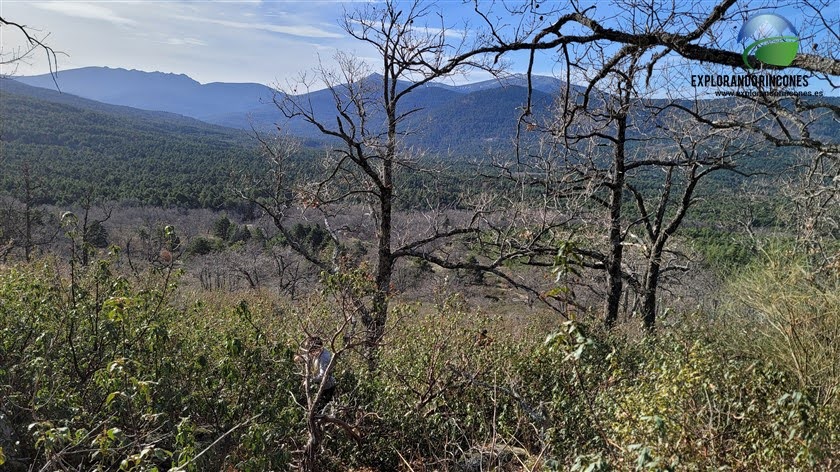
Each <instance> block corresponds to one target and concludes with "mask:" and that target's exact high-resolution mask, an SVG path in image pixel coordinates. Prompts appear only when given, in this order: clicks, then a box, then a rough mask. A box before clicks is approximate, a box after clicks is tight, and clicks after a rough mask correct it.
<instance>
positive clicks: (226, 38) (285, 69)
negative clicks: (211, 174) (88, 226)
mask: <svg viewBox="0 0 840 472" xmlns="http://www.w3.org/2000/svg"><path fill="white" fill-rule="evenodd" d="M438 5H439V6H440V8H441V10H442V12H443V14H444V16H445V18H446V21H447V24H448V26H452V27H454V28H458V29H462V28H463V20H464V18H465V13H468V12H470V11H471V9H470V8H469V7H466V8H465V7H464V5H463V4H462V3H461V2H460V1H459V0H455V1H443V2H439V4H438ZM356 6H357V5H355V4H353V3H339V2H332V1H306V2H303V1H300V2H295V1H271V0H267V1H243V0H236V1H171V0H161V1H150V0H144V1H121V0H116V1H80V2H76V1H65V0H57V1H19V0H0V14H2V16H3V17H4V18H6V19H8V20H10V21H15V22H18V23H22V24H25V25H27V26H30V27H32V28H34V29H36V30H39V31H40V35H41V36H44V35H46V34H48V36H47V38H46V40H47V41H46V42H47V43H48V44H50V45H51V46H53V47H54V48H55V49H56V50H58V51H62V52H64V53H66V54H67V56H60V57H59V66H60V68H61V69H73V68H77V67H84V66H109V67H123V68H127V69H140V70H147V71H155V70H158V71H162V72H176V73H185V74H187V75H189V76H191V77H193V78H194V79H196V80H198V81H199V82H202V83H207V82H258V83H265V84H271V83H273V82H275V81H285V80H286V79H293V78H295V77H297V75H298V74H299V73H300V72H303V71H306V70H310V69H312V68H313V67H314V66H315V65H317V62H318V60H319V57H320V59H321V60H323V61H326V62H329V61H330V60H331V58H332V57H333V55H334V54H335V53H336V52H337V51H339V50H341V51H347V52H350V53H352V54H354V55H357V56H360V57H372V56H373V51H372V50H369V49H368V48H366V47H365V45H363V44H361V43H359V42H358V41H354V40H352V39H350V38H348V37H347V35H346V34H345V33H344V31H343V30H342V29H341V27H340V26H339V24H338V21H339V19H340V18H341V16H342V14H343V12H344V9H345V8H346V9H352V8H355V7H356ZM4 30H7V29H6V28H4ZM12 36H13V35H11V34H7V35H6V37H4V38H3V43H4V44H3V48H4V49H6V50H9V49H12V48H13V47H14V45H15V42H16V41H19V40H20V38H15V37H12ZM28 62H29V64H23V65H20V66H19V67H18V69H17V71H16V73H17V74H18V75H31V74H33V73H45V72H47V71H48V65H47V63H46V60H45V59H44V58H43V57H42V56H41V55H38V56H35V57H33V58H32V59H31V60H30V61H28ZM4 72H6V73H9V72H10V71H4ZM474 78H481V77H480V76H476V77H474Z"/></svg>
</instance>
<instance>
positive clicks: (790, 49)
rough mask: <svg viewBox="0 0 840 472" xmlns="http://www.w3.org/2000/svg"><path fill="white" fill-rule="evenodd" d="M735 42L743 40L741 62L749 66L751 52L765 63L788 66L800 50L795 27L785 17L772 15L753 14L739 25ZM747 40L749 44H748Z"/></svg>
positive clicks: (750, 66) (750, 65)
mask: <svg viewBox="0 0 840 472" xmlns="http://www.w3.org/2000/svg"><path fill="white" fill-rule="evenodd" d="M738 41H739V42H741V43H744V44H745V45H746V46H745V47H744V54H742V57H743V59H744V64H746V66H747V67H748V68H750V69H752V68H753V66H752V64H750V61H749V57H750V54H755V58H756V59H758V60H759V61H761V62H763V63H764V64H770V65H774V66H781V67H787V66H789V65H790V63H791V62H793V58H794V57H796V53H797V52H798V51H799V37H798V33H797V32H796V28H794V27H793V24H791V22H790V21H788V20H787V18H784V17H782V16H779V15H776V14H773V13H762V14H760V15H756V16H754V17H752V18H750V19H749V20H747V22H746V23H744V26H742V27H741V32H740V33H738ZM747 43H749V44H747Z"/></svg>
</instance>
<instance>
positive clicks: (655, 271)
mask: <svg viewBox="0 0 840 472" xmlns="http://www.w3.org/2000/svg"><path fill="white" fill-rule="evenodd" d="M661 263H662V248H661V247H655V248H654V250H653V252H652V253H651V256H650V259H649V260H648V270H647V275H646V276H645V286H644V289H643V292H642V322H643V323H644V327H645V329H646V330H647V331H648V332H653V331H654V329H655V328H656V292H657V289H658V288H659V274H660V268H661Z"/></svg>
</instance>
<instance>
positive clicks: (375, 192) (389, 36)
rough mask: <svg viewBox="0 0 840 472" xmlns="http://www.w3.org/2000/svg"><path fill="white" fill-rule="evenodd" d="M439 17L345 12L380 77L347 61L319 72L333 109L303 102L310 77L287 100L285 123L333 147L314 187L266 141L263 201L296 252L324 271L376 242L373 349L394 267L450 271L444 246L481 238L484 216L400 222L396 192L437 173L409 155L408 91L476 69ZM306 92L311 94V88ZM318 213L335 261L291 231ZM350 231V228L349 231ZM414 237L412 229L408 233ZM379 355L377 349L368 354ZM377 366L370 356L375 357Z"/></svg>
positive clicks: (408, 8) (367, 313)
mask: <svg viewBox="0 0 840 472" xmlns="http://www.w3.org/2000/svg"><path fill="white" fill-rule="evenodd" d="M433 13H434V12H433V10H432V8H431V7H429V6H423V5H421V4H420V2H413V3H411V4H408V5H402V4H400V5H398V4H396V2H386V3H385V4H371V5H366V6H364V7H361V8H360V9H358V10H355V11H353V12H349V13H346V14H345V16H344V19H343V22H342V26H343V28H344V30H345V31H346V32H347V33H348V34H349V35H350V36H352V37H353V38H356V39H358V40H359V41H361V42H363V43H365V44H367V45H369V46H371V47H373V49H374V50H375V51H376V54H377V57H378V59H379V60H381V61H382V62H381V69H379V72H380V74H379V75H372V74H370V71H369V68H368V65H367V64H365V63H363V62H361V61H359V60H358V59H356V58H355V57H352V56H350V55H345V54H340V55H338V56H337V59H338V70H335V71H333V70H329V69H327V68H325V67H321V68H319V69H318V70H317V71H316V75H317V77H316V78H317V80H319V81H321V83H322V84H323V85H326V87H327V88H326V90H325V93H327V94H329V96H330V98H331V100H332V103H333V105H334V107H333V108H332V109H331V110H329V111H326V110H318V109H316V107H314V106H313V104H312V102H311V101H306V100H304V99H303V98H301V97H304V96H305V95H300V93H301V92H304V91H309V90H310V89H311V87H313V85H314V84H313V82H312V81H311V80H307V79H306V78H305V77H304V79H303V80H302V81H301V82H300V84H297V85H295V86H293V87H292V89H291V90H290V91H289V92H290V93H283V92H280V93H278V94H277V96H276V97H275V103H276V104H277V106H278V108H279V109H280V110H281V112H282V113H283V114H284V115H285V116H286V117H287V118H288V119H294V120H302V121H303V122H305V123H308V124H310V125H312V126H314V127H315V128H316V129H317V130H318V131H319V132H320V133H321V134H323V135H324V136H326V137H327V138H328V139H331V140H332V141H331V142H332V143H334V144H335V147H334V148H333V149H331V150H329V151H327V153H326V156H325V158H324V159H323V160H322V168H321V169H320V171H321V173H320V177H319V178H317V179H315V180H314V181H311V182H309V183H308V184H307V185H304V186H300V185H297V186H295V185H289V183H290V182H289V179H290V175H289V170H288V167H287V166H288V163H289V161H290V156H291V155H293V154H294V149H290V148H289V147H288V145H287V144H286V143H281V144H280V146H279V147H278V146H277V145H276V144H277V143H276V142H271V140H269V139H265V138H262V144H263V147H264V149H265V150H266V154H267V156H268V159H269V163H270V165H271V167H272V170H271V172H270V173H269V175H268V177H269V180H270V182H269V183H268V185H267V186H266V187H269V191H268V192H267V193H264V194H263V195H262V197H261V198H259V197H258V196H257V195H254V194H251V195H250V196H247V197H248V198H251V199H252V200H254V201H256V202H257V203H258V205H259V206H260V207H261V208H262V210H263V211H265V213H266V214H268V215H269V217H270V218H271V219H272V220H273V221H274V223H275V226H276V227H277V228H278V230H279V231H280V233H281V234H282V235H283V237H284V238H285V240H286V241H287V242H288V244H289V246H290V247H291V248H293V249H294V250H295V251H296V252H298V253H299V254H301V255H302V256H303V257H304V258H305V259H306V260H308V261H309V262H310V263H312V264H314V265H315V266H317V267H319V268H320V269H321V270H322V271H324V272H325V273H337V272H340V271H342V270H345V269H346V268H347V267H346V265H347V263H348V259H347V258H346V252H347V251H346V248H347V247H348V246H347V240H348V239H349V237H350V236H351V235H353V234H355V235H358V234H359V233H360V232H362V233H364V232H369V233H372V234H373V239H374V240H375V243H374V247H375V260H374V261H373V267H372V268H371V277H372V279H373V280H374V282H375V286H376V290H375V291H374V292H373V294H372V296H371V298H370V300H368V301H364V300H357V305H356V309H357V311H358V313H359V315H360V319H361V322H362V324H363V325H364V327H365V329H366V330H367V345H368V349H370V350H373V349H374V348H375V346H376V345H377V344H378V343H379V342H380V341H381V338H382V333H383V330H384V328H385V325H386V322H387V316H388V304H389V301H388V295H389V292H390V291H391V278H392V274H393V270H394V266H395V264H396V262H397V261H398V260H399V259H401V258H405V257H416V258H425V259H428V260H431V261H432V262H438V263H441V264H443V265H448V264H449V263H448V261H447V259H448V258H447V257H446V256H442V255H435V254H434V252H435V251H436V250H437V249H440V248H442V247H443V243H444V242H445V241H451V240H452V239H453V238H456V237H459V236H464V235H471V234H477V233H478V231H479V224H480V221H481V218H482V215H483V213H484V211H485V208H474V209H473V210H472V211H471V212H470V213H469V215H459V216H457V217H456V216H455V215H452V214H450V212H449V211H448V210H450V209H451V207H450V208H446V207H442V206H437V207H434V208H430V209H429V211H427V212H425V216H426V224H425V227H424V228H416V227H415V228H412V229H411V232H410V233H407V232H406V233H403V232H400V229H402V228H405V222H404V221H401V220H400V219H399V217H398V215H396V214H395V202H397V201H398V200H399V199H400V198H401V197H402V196H403V192H407V191H408V190H407V189H401V188H398V186H397V182H398V176H399V175H400V174H401V173H404V172H430V171H431V169H430V168H428V167H426V166H424V162H423V160H422V154H418V153H417V152H416V150H413V149H410V148H409V147H408V146H407V145H406V143H405V141H404V139H403V138H404V137H405V135H406V134H407V133H410V132H411V130H409V129H406V128H405V123H406V119H407V118H408V117H409V116H410V115H412V114H413V113H415V112H416V111H417V109H414V108H406V107H404V106H403V103H404V99H405V97H407V96H408V95H409V94H410V93H412V92H413V91H415V90H417V89H418V88H420V87H422V86H423V85H425V84H427V83H429V82H430V81H432V80H434V79H437V78H440V77H444V76H447V75H450V74H453V73H458V72H459V71H460V70H462V69H463V68H464V67H467V66H469V65H475V63H474V62H472V60H473V59H474V58H478V57H479V56H480V54H481V52H480V51H470V52H468V53H463V52H462V49H463V48H464V45H465V43H464V38H463V37H461V38H460V42H457V43H454V44H453V41H452V36H453V33H452V32H451V31H449V30H448V28H447V27H446V25H445V23H444V22H443V20H442V18H440V19H439V24H431V23H430V22H429V20H430V18H433ZM304 89H305V90H304ZM353 206H355V207H363V208H366V212H365V217H364V220H363V221H359V222H355V223H350V224H348V225H345V226H343V227H333V226H332V224H331V221H334V219H335V216H336V215H338V214H340V213H342V212H346V211H348V208H350V207H353ZM293 213H297V214H298V215H299V216H300V217H302V218H309V217H312V215H319V216H320V219H321V223H319V225H321V226H322V227H323V228H324V229H325V230H326V231H327V232H328V234H329V238H330V240H331V247H332V249H331V250H330V251H327V252H329V254H326V253H325V252H324V251H320V252H319V251H316V250H313V248H312V247H308V246H307V245H306V244H304V242H303V241H301V240H300V239H299V238H298V237H296V235H295V234H292V232H291V231H290V226H289V225H290V223H291V221H293V220H292V218H291V216H292V214H293ZM351 226H352V227H351ZM406 229H407V228H406ZM371 352H372V351H371ZM370 358H371V362H372V364H371V366H372V367H373V365H374V364H373V360H372V359H373V356H372V355H371V357H370Z"/></svg>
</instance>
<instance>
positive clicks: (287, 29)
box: [176, 16, 343, 38]
mask: <svg viewBox="0 0 840 472" xmlns="http://www.w3.org/2000/svg"><path fill="white" fill-rule="evenodd" d="M176 18H178V19H181V20H189V21H198V22H202V23H212V24H214V25H220V26H227V27H229V28H239V29H249V30H262V31H268V32H270V33H282V34H288V35H290V36H299V37H302V38H342V37H343V35H341V34H338V33H333V32H331V31H327V30H325V29H321V28H317V27H315V26H310V25H275V24H271V23H245V22H241V21H230V20H217V19H214V18H202V17H195V16H177V17H176Z"/></svg>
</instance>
